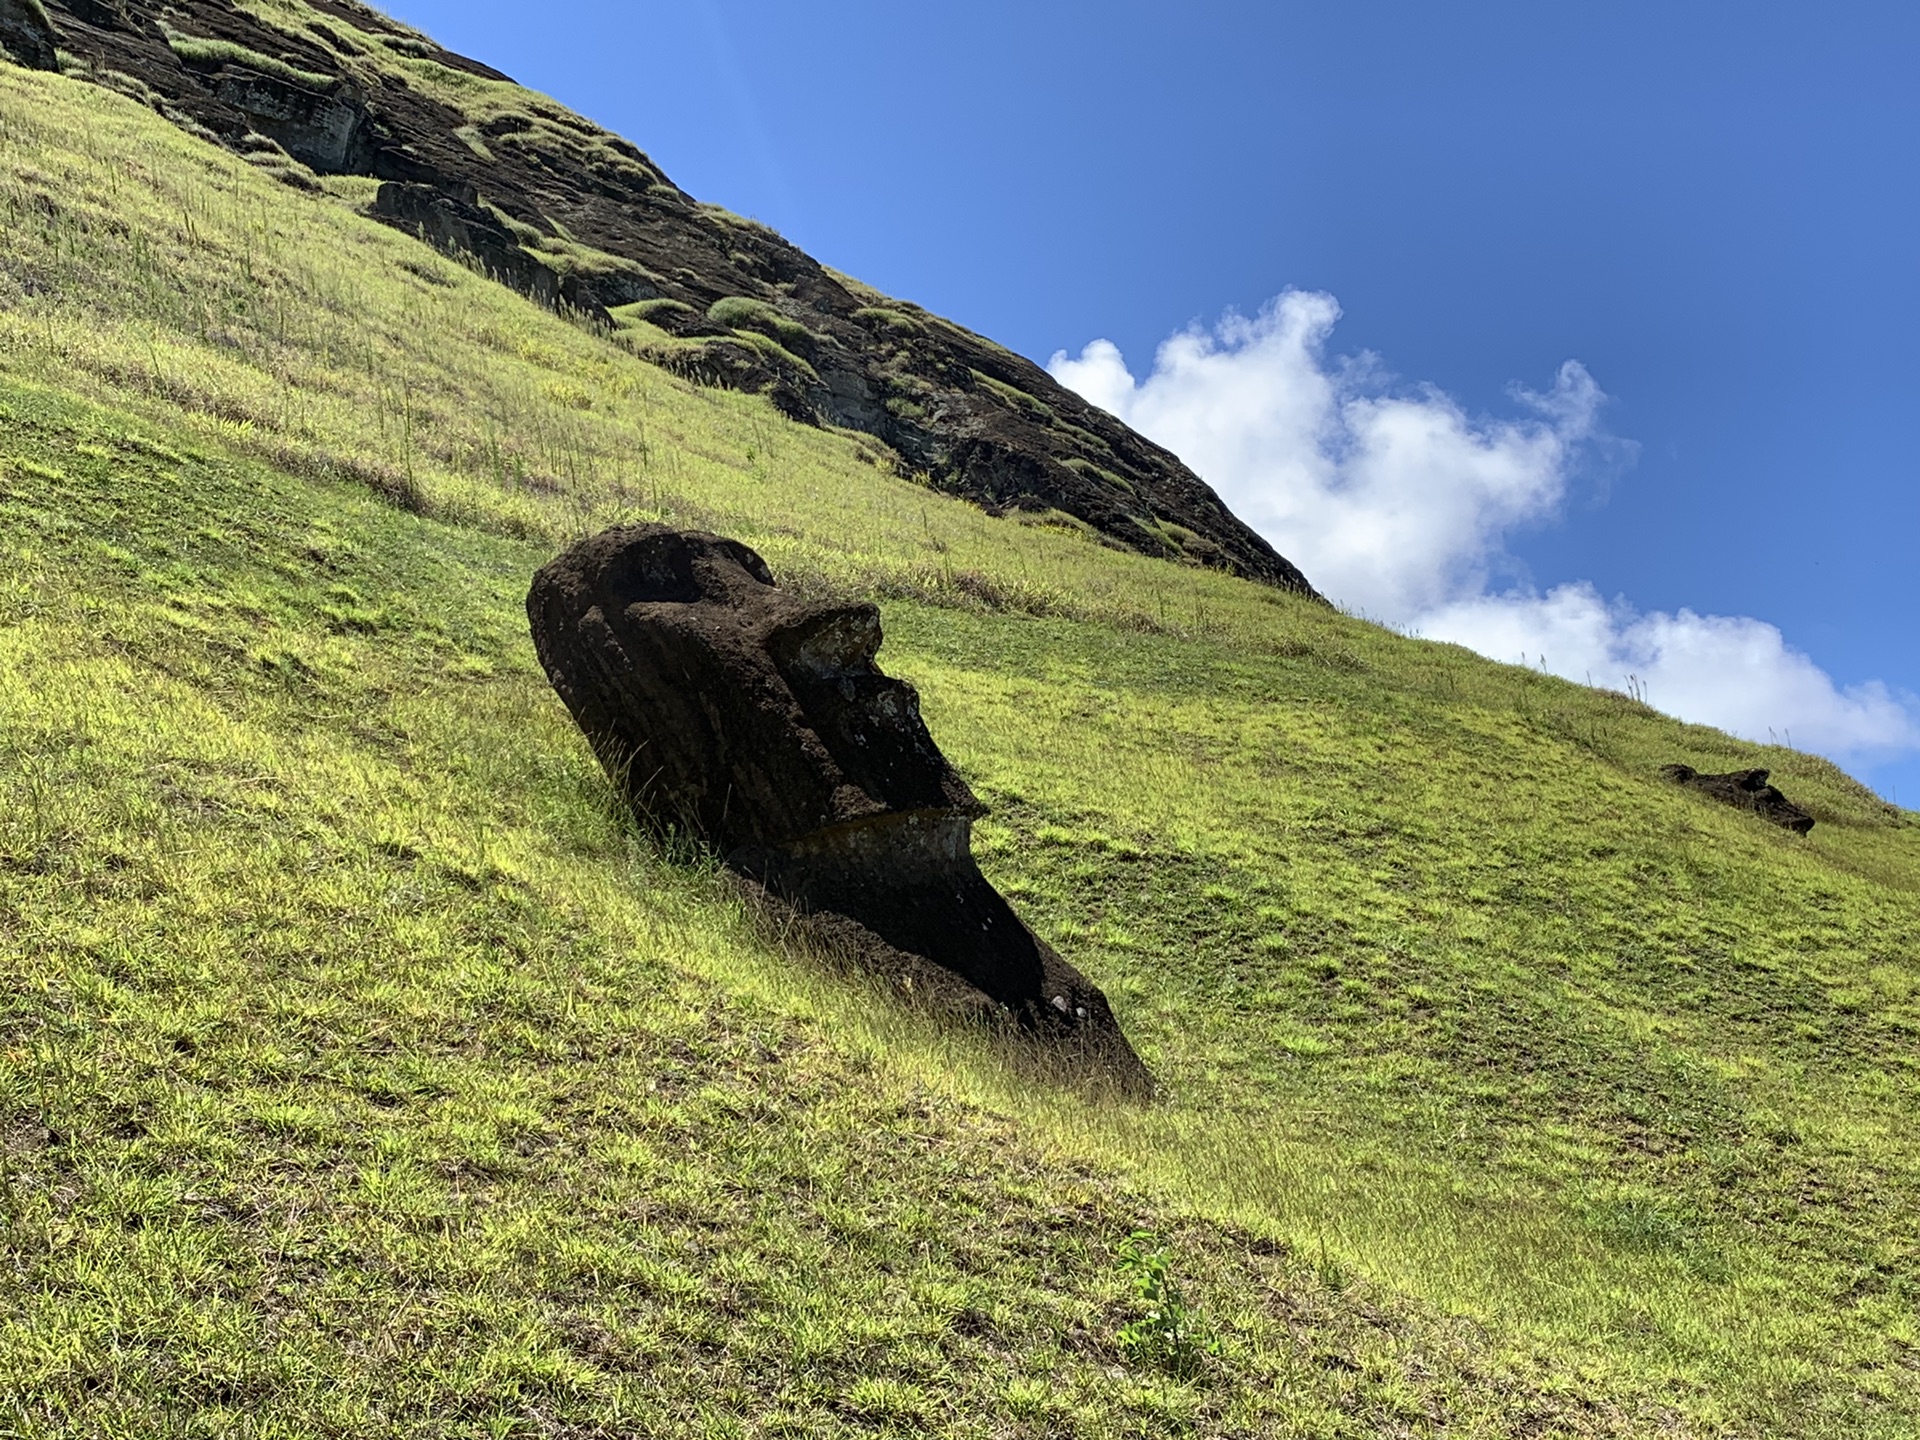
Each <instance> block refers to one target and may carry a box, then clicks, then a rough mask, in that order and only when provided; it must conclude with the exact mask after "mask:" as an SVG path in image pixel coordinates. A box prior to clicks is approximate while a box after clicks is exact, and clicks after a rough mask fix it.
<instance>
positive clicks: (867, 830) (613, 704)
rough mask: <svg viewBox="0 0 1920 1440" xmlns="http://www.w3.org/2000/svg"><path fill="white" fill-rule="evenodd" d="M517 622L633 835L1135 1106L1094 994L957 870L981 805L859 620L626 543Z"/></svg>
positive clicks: (695, 550)
mask: <svg viewBox="0 0 1920 1440" xmlns="http://www.w3.org/2000/svg"><path fill="white" fill-rule="evenodd" d="M527 614H528V617H529V619H530V620H531V622H532V626H533V640H534V645H535V647H536V649H537V650H538V651H539V654H540V662H541V664H542V665H543V666H544V667H545V669H546V672H547V678H548V679H549V680H551V681H552V682H553V688H554V689H555V690H557V691H558V692H559V693H560V698H561V699H562V700H563V701H565V702H566V705H567V708H568V709H569V710H571V711H572V712H573V717H574V719H575V720H576V721H577V722H579V725H580V728H581V730H582V731H584V732H585V734H586V736H587V739H588V740H589V741H590V742H591V744H592V745H593V748H594V751H595V753H596V754H597V755H598V756H599V758H600V763H601V764H602V765H603V766H605V767H606V770H607V773H608V774H609V775H610V776H612V777H613V779H614V782H615V783H616V784H617V785H619V786H620V787H621V788H622V790H623V791H624V792H625V794H626V797H627V801H628V803H629V804H630V805H631V806H632V808H633V812H634V814H635V815H636V816H638V817H639V818H640V819H641V820H642V821H643V822H644V823H646V824H648V825H649V826H651V827H652V828H653V829H654V830H656V831H657V832H659V833H662V834H679V835H684V836H688V837H691V838H694V839H696V840H698V841H700V842H702V843H704V844H706V845H708V846H711V847H712V848H713V849H714V850H715V851H717V852H718V853H719V854H720V855H721V856H722V857H723V858H724V860H725V861H726V863H727V865H728V866H730V867H731V868H732V869H734V870H735V871H737V872H739V873H740V874H741V875H744V876H745V877H747V878H748V879H749V880H750V881H752V882H754V883H756V884H758V885H759V886H761V887H763V888H764V889H765V890H766V891H767V892H769V893H770V894H772V895H773V896H775V897H777V899H779V900H781V901H784V902H786V903H788V904H790V905H792V906H793V907H795V908H796V909H798V910H800V911H802V912H805V913H806V914H807V915H808V916H810V917H811V919H810V921H809V924H810V925H811V926H812V927H813V928H814V929H816V930H817V931H819V932H820V933H822V934H824V935H826V936H828V937H830V938H831V939H832V940H834V941H835V942H836V944H837V945H838V946H839V947H840V948H842V949H844V950H845V951H847V952H848V953H849V954H850V955H851V956H853V957H854V958H855V959H856V961H857V962H858V963H861V964H863V965H865V966H867V967H869V968H872V969H875V970H877V971H879V972H880V973H883V974H885V975H887V976H888V977H889V978H891V979H892V980H894V981H895V982H896V983H898V984H900V985H902V986H903V987H905V988H907V989H910V990H914V991H917V992H919V993H921V994H922V995H924V996H926V998H928V999H930V1000H932V1001H933V1002H934V1003H936V1004H941V1005H944V1006H946V1007H948V1008H956V1009H959V1010H962V1011H964V1012H969V1013H972V1014H976V1015H980V1016H987V1017H1002V1018H1005V1019H1008V1020H1011V1021H1012V1022H1013V1023H1014V1024H1016V1025H1017V1026H1019V1027H1020V1028H1021V1029H1022V1030H1024V1031H1026V1032H1027V1033H1029V1034H1031V1035H1033V1036H1035V1037H1036V1038H1038V1039H1040V1040H1042V1041H1044V1042H1046V1043H1047V1044H1048V1045H1049V1047H1050V1048H1051V1049H1053V1050H1055V1051H1057V1052H1058V1053H1059V1054H1060V1055H1061V1057H1062V1058H1063V1059H1064V1060H1066V1061H1067V1063H1068V1064H1069V1065H1070V1066H1071V1067H1072V1068H1073V1069H1074V1070H1075V1071H1076V1072H1078V1073H1082V1074H1084V1075H1086V1076H1088V1077H1090V1078H1098V1079H1102V1080H1104V1081H1106V1082H1107V1083H1110V1084H1112V1085H1114V1086H1116V1087H1117V1088H1119V1089H1120V1090H1122V1091H1124V1092H1126V1093H1130V1094H1136V1095H1139V1094H1145V1093H1148V1092H1150V1091H1151V1089H1152V1079H1151V1077H1150V1076H1149V1075H1148V1073H1147V1071H1146V1068H1145V1067H1144V1066H1143V1065H1142V1064H1141V1063H1140V1059H1139V1057H1138V1056H1137V1055H1136V1054H1135V1053H1134V1051H1133V1047H1132V1046H1131V1045H1130V1044H1128V1042H1127V1038H1126V1036H1125V1035H1124V1034H1122V1033H1121V1030H1120V1026H1119V1024H1118V1022H1117V1021H1116V1020H1115V1019H1114V1016H1113V1011H1112V1008H1111V1007H1110V1006H1109V1005H1108V1004H1107V1000H1106V997H1105V996H1104V995H1102V994H1101V993H1100V991H1099V990H1098V989H1097V988H1096V987H1095V986H1094V985H1092V984H1091V983H1090V982H1089V981H1088V980H1087V979H1086V978H1085V977H1084V976H1082V975H1081V974H1080V973H1079V972H1078V971H1077V970H1075V969H1074V968H1073V967H1072V966H1071V965H1069V964H1067V963H1066V961H1064V960H1062V959H1061V958H1060V956H1059V955H1057V954H1056V953H1055V952H1054V951H1053V949H1052V948H1051V947H1050V946H1048V945H1047V943H1046V942H1045V941H1043V940H1041V939H1040V938H1039V937H1037V936H1036V935H1035V934H1034V933H1033V932H1032V931H1031V930H1029V929H1028V928H1027V927H1026V925H1025V924H1023V923H1022V922H1021V920H1020V917H1019V916H1018V915H1016V914H1014V912H1013V909H1012V907H1011V906H1010V905H1008V904H1007V902H1006V899H1005V898H1004V897H1003V896H1002V895H1001V894H1000V893H999V892H998V891H997V890H995V889H994V888H993V886H991V885H990V884H988V883H987V880H986V878H985V877H984V876H983V875H982V874H981V873H980V869H979V867H978V866H977V865H976V864H975V863H974V859H973V850H972V843H971V832H972V828H973V821H974V818H975V817H976V816H978V815H980V814H981V813H982V812H983V810H984V807H983V806H982V805H981V804H980V802H979V801H978V800H976V799H975V798H974V795H973V792H972V791H971V790H969V789H968V788H967V785H966V782H965V781H963V780H962V779H961V778H960V777H959V776H958V775H957V774H955V773H954V770H953V767H952V766H951V765H949V764H948V763H947V760H946V757H945V756H943V755H942V754H941V753H940V748H939V747H938V746H937V745H935V744H934V743H933V737H932V736H931V735H929V734H928V733H927V727H926V724H925V722H923V721H922V720H921V718H920V703H919V696H918V695H917V694H915V692H914V689H913V687H912V686H911V685H908V684H907V683H906V682H905V681H902V680H895V679H892V678H890V677H888V676H886V675H884V674H882V673H881V672H880V669H879V667H878V666H877V665H876V664H875V663H874V655H875V653H876V652H877V651H878V650H879V648H880V612H879V611H878V610H877V609H875V608H874V607H873V606H872V605H845V604H821V603H818V602H814V601H809V600H806V599H803V598H801V597H800V596H798V595H795V594H793V593H792V592H790V591H785V590H781V589H779V588H778V587H777V586H776V585H775V584H774V580H773V575H772V574H771V572H769V571H768V569H767V566H766V562H765V561H763V560H762V559H761V558H760V557H759V555H757V554H755V553H754V552H753V551H752V550H750V549H749V548H747V547H746V546H745V545H742V544H740V543H739V542H738V541H735V540H727V539H723V538H721V537H720V536H717V535H708V534H703V533H701V532H698V531H681V530H673V529H670V528H668V527H666V526H661V525H626V526H621V527H619V528H617V529H613V530H609V531H607V532H605V533H604V534H601V535H597V536H595V537H593V538H592V539H590V540H584V541H582V542H580V543H579V544H577V545H574V546H573V547H572V548H570V549H569V550H567V551H566V552H564V553H563V554H561V555H560V556H559V557H558V558H557V559H555V560H554V561H552V562H551V563H550V564H548V565H547V566H546V567H545V568H543V569H542V570H541V571H540V572H539V574H537V575H536V576H535V577H534V580H533V589H532V591H531V593H529V595H528V596H527Z"/></svg>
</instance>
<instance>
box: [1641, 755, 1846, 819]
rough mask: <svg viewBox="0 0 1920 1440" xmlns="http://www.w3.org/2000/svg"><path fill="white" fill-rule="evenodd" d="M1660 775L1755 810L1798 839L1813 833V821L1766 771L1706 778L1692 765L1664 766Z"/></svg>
mask: <svg viewBox="0 0 1920 1440" xmlns="http://www.w3.org/2000/svg"><path fill="white" fill-rule="evenodd" d="M1660 773H1661V774H1662V775H1664V776H1666V777H1667V779H1669V780H1671V781H1673V782H1674V783H1675V784H1676V785H1687V786H1691V787H1692V788H1693V789H1695V790H1700V791H1704V792H1705V793H1706V794H1708V795H1711V796H1712V797H1713V798H1714V799H1716V800H1718V801H1720V802H1722V803H1723V804H1727V805H1737V806H1739V807H1740V808H1741V809H1742V810H1751V811H1753V812H1754V813H1755V814H1756V815H1759V816H1761V817H1762V818H1764V819H1767V820H1771V821H1772V822H1773V823H1774V824H1776V825H1778V826H1780V827H1782V828H1783V829H1787V830H1791V831H1793V833H1794V834H1796V835H1804V834H1806V833H1807V832H1808V831H1809V830H1811V829H1813V817H1812V816H1811V815H1809V814H1807V812H1806V811H1804V810H1802V809H1801V808H1800V807H1799V806H1798V805H1796V804H1794V803H1793V802H1792V801H1791V800H1789V799H1787V797H1786V796H1784V795H1782V794H1781V793H1780V792H1779V791H1778V790H1776V789H1774V788H1773V786H1771V785H1769V784H1768V783H1767V772H1766V771H1765V770H1733V771H1729V772H1728V773H1727V774H1725V775H1702V774H1701V773H1700V772H1699V771H1698V770H1695V769H1694V768H1693V767H1692V766H1691V765H1663V766H1661V767H1660Z"/></svg>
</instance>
